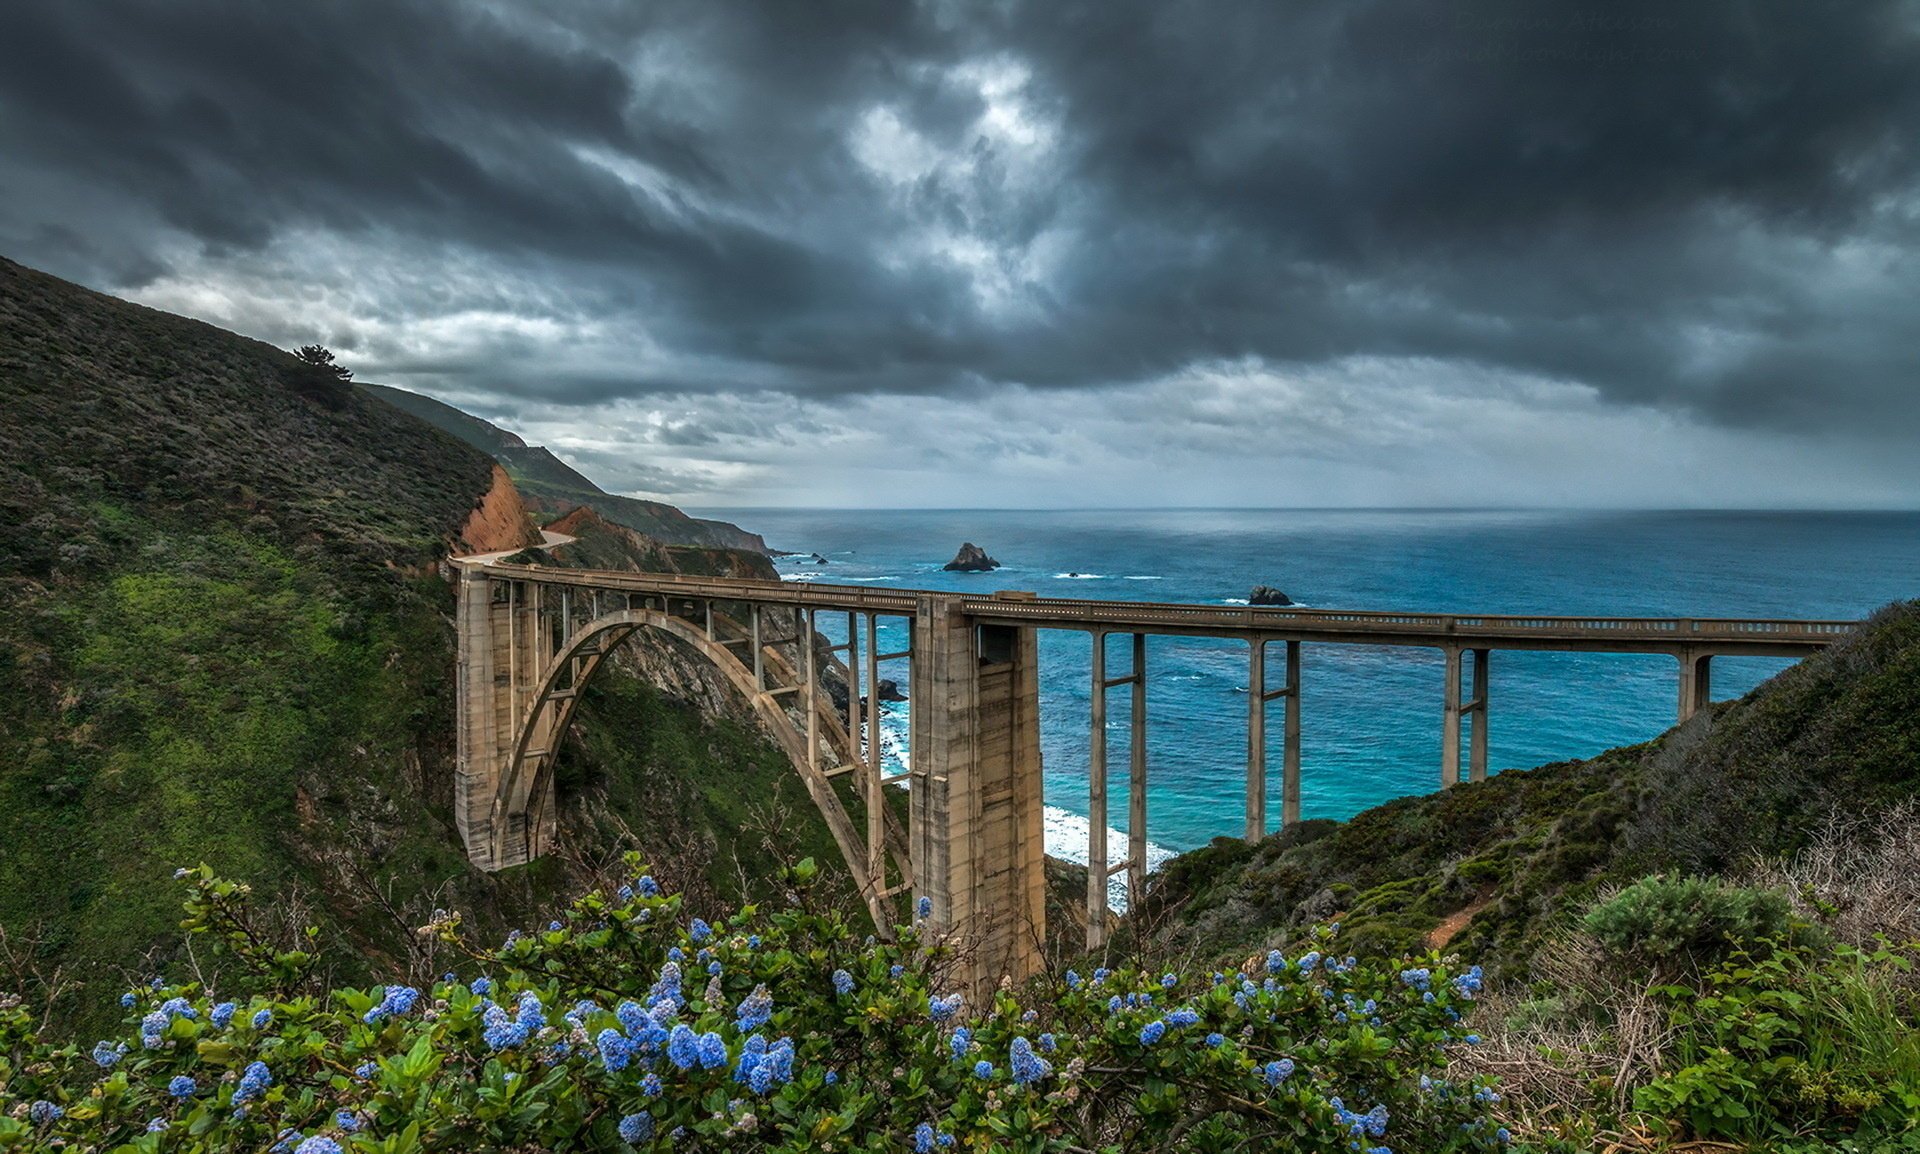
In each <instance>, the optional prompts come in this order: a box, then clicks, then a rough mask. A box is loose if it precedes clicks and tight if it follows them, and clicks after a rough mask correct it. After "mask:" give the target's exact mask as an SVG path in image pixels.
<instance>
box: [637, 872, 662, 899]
mask: <svg viewBox="0 0 1920 1154" xmlns="http://www.w3.org/2000/svg"><path fill="white" fill-rule="evenodd" d="M640 896H641V897H643V898H657V897H659V896H660V883H659V882H656V881H654V880H653V875H652V874H642V875H641V877H640Z"/></svg>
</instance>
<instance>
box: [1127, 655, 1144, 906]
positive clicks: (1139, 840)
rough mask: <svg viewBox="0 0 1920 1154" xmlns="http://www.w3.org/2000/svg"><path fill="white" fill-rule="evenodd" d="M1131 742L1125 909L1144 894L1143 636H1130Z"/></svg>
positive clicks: (1133, 904) (1129, 750)
mask: <svg viewBox="0 0 1920 1154" xmlns="http://www.w3.org/2000/svg"><path fill="white" fill-rule="evenodd" d="M1132 714H1133V716H1132V722H1133V740H1132V741H1131V742H1129V743H1128V744H1129V746H1130V748H1129V749H1128V753H1129V754H1130V755H1131V762H1132V764H1131V766H1130V769H1131V772H1130V773H1129V775H1128V779H1127V908H1128V909H1129V910H1131V909H1134V908H1135V907H1136V906H1137V905H1138V903H1139V901H1140V899H1141V898H1142V897H1143V896H1144V895H1145V894H1146V892H1147V635H1146V634H1144V633H1136V634H1134V635H1133V709H1132Z"/></svg>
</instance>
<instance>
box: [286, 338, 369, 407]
mask: <svg viewBox="0 0 1920 1154" xmlns="http://www.w3.org/2000/svg"><path fill="white" fill-rule="evenodd" d="M282 379H284V380H285V381H286V383H287V387H288V388H290V389H292V390H293V391H294V392H295V393H298V394H299V395H300V396H302V397H305V398H306V399H308V400H310V401H313V402H315V403H317V404H319V405H321V406H323V407H325V408H329V409H338V408H340V407H341V406H343V405H345V404H346V403H347V394H348V392H349V390H350V389H351V385H350V384H349V382H351V381H352V380H353V370H352V369H349V368H348V367H346V366H345V365H343V364H340V363H339V362H338V361H336V360H334V359H333V350H332V349H329V348H327V347H326V346H325V345H302V346H300V348H299V349H298V350H296V351H295V352H294V354H293V363H292V364H291V365H288V366H287V369H286V372H285V373H283V374H282Z"/></svg>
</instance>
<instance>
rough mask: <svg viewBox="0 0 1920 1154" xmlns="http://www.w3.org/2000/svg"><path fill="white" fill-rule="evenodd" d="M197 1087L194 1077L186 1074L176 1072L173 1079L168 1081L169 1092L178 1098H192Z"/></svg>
mask: <svg viewBox="0 0 1920 1154" xmlns="http://www.w3.org/2000/svg"><path fill="white" fill-rule="evenodd" d="M195 1089H196V1087H195V1085H194V1081H193V1079H192V1078H190V1077H188V1076H187V1075H185V1074H175V1075H174V1076H173V1080H172V1081H170V1082H168V1083H167V1093H169V1094H172V1095H173V1096H174V1097H176V1098H191V1097H193V1091H194V1090H195Z"/></svg>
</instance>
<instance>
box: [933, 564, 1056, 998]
mask: <svg viewBox="0 0 1920 1154" xmlns="http://www.w3.org/2000/svg"><path fill="white" fill-rule="evenodd" d="M996 596H1001V595H1000V594H996ZM1016 596H1018V595H1016ZM1026 596H1031V595H1030V594H1029V595H1026ZM960 605H961V598H959V597H951V596H940V595H926V596H923V597H921V599H920V603H919V606H918V608H917V611H916V614H915V619H914V661H913V690H912V692H911V693H910V694H909V698H910V699H911V700H912V702H913V711H912V725H913V766H912V772H913V790H912V801H911V804H912V828H911V832H910V835H909V836H910V838H911V841H912V847H913V848H912V855H911V856H912V859H913V869H914V879H913V883H914V894H915V897H916V899H917V898H920V897H925V898H928V899H930V900H931V901H932V904H933V915H932V917H933V921H934V924H935V925H936V927H942V928H944V927H952V926H964V927H966V930H967V934H968V940H967V941H966V942H965V943H963V951H964V953H965V955H966V956H967V957H968V958H969V959H970V961H969V967H968V969H969V973H968V975H967V976H968V979H969V983H970V985H971V986H972V990H971V993H972V996H974V997H976V998H979V997H984V996H986V995H987V994H988V993H989V991H991V990H992V989H993V987H994V986H995V985H996V984H997V983H998V982H999V980H1000V978H1001V976H1003V975H1010V976H1012V977H1013V978H1014V979H1015V980H1016V981H1017V980H1020V979H1023V978H1025V977H1027V976H1028V975H1029V974H1032V973H1034V972H1035V971H1036V970H1038V969H1039V967H1040V965H1041V950H1040V946H1041V943H1042V942H1043V941H1044V940H1045V938H1046V844H1045V827H1044V814H1043V804H1044V794H1043V789H1042V782H1041V766H1040V681H1039V664H1040V663H1039V654H1038V649H1037V647H1036V644H1035V640H1034V631H1033V630H1032V629H1030V628H1013V627H1009V626H983V625H980V624H978V623H976V622H975V621H974V620H973V619H972V618H971V617H969V616H967V615H966V614H965V613H963V612H961V608H960Z"/></svg>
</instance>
